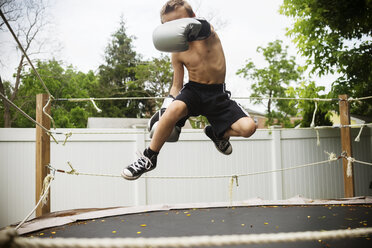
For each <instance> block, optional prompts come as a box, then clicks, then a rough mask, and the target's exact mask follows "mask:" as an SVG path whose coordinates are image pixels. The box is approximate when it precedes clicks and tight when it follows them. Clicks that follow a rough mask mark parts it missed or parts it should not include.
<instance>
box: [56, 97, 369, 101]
mask: <svg viewBox="0 0 372 248" xmlns="http://www.w3.org/2000/svg"><path fill="white" fill-rule="evenodd" d="M164 98H165V97H156V96H150V97H90V98H56V99H54V100H55V101H69V102H87V101H92V100H93V101H118V100H162V99H164ZM370 98H372V96H368V97H360V98H349V99H348V101H362V100H368V99H370ZM231 99H234V100H296V101H317V102H332V101H340V99H339V98H306V97H304V98H301V97H265V96H262V97H260V96H258V97H252V96H250V97H231Z"/></svg>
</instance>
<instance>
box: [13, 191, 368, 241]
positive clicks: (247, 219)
mask: <svg viewBox="0 0 372 248" xmlns="http://www.w3.org/2000/svg"><path fill="white" fill-rule="evenodd" d="M300 203H301V204H300ZM186 206H187V205H174V206H168V205H159V206H143V207H121V208H109V209H94V211H93V210H74V211H62V212H56V213H51V214H49V215H47V216H43V217H41V218H36V219H34V220H31V221H29V222H27V223H25V225H24V227H22V228H21V229H19V233H20V234H23V237H28V238H31V239H32V238H36V237H37V238H42V239H55V238H111V239H113V240H115V239H116V238H156V237H193V236H204V235H208V236H214V235H244V234H264V233H273V234H274V233H288V232H305V231H327V230H339V229H343V230H345V229H346V230H347V229H356V228H367V227H372V198H371V197H364V198H356V199H348V200H333V201H324V200H319V201H314V200H308V199H303V198H296V199H295V200H293V199H292V200H289V201H277V202H268V203H265V202H264V203H263V204H257V200H253V201H251V202H249V201H247V202H240V203H234V204H233V205H231V206H226V204H225V203H216V204H204V205H203V204H188V206H189V207H186ZM36 230H37V231H36ZM371 246H372V235H363V236H360V237H355V238H349V239H331V240H326V239H325V240H322V239H317V240H312V241H300V242H284V243H273V244H259V245H258V244H254V245H250V246H249V247H371ZM224 247H228V246H224ZM234 247H247V246H245V245H244V246H242V245H241V246H234Z"/></svg>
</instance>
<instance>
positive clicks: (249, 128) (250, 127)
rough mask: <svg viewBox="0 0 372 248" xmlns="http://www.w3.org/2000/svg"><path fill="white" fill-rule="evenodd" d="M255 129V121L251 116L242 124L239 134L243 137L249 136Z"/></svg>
mask: <svg viewBox="0 0 372 248" xmlns="http://www.w3.org/2000/svg"><path fill="white" fill-rule="evenodd" d="M256 129H257V125H256V123H255V122H254V120H253V119H252V118H249V119H248V120H247V121H246V123H245V125H242V127H241V130H240V135H241V136H242V137H244V138H249V137H251V136H252V135H253V134H254V133H255V132H256Z"/></svg>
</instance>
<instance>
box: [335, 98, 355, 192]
mask: <svg viewBox="0 0 372 248" xmlns="http://www.w3.org/2000/svg"><path fill="white" fill-rule="evenodd" d="M338 97H339V99H340V102H339V107H340V124H341V126H342V125H350V108H349V101H348V96H347V95H339V96H338ZM341 147H342V152H345V153H346V154H347V156H348V157H352V155H353V153H352V149H351V130H350V127H341ZM347 164H348V161H347V159H346V158H343V159H342V165H343V170H344V196H345V197H354V195H355V192H354V169H353V164H351V171H352V176H350V177H348V176H347Z"/></svg>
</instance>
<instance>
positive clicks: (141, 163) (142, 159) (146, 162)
mask: <svg viewBox="0 0 372 248" xmlns="http://www.w3.org/2000/svg"><path fill="white" fill-rule="evenodd" d="M137 156H138V158H139V160H137V161H136V162H134V163H133V164H132V166H131V168H132V169H133V170H134V171H135V172H137V171H139V170H142V169H146V170H149V169H150V168H151V166H152V163H151V160H150V159H149V158H148V157H146V156H145V155H143V154H142V153H141V152H139V151H137Z"/></svg>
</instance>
